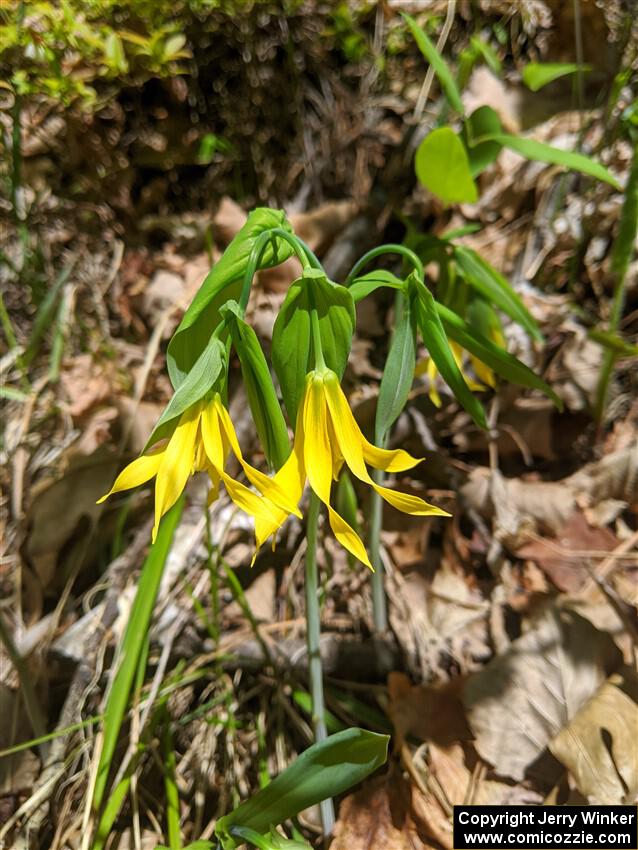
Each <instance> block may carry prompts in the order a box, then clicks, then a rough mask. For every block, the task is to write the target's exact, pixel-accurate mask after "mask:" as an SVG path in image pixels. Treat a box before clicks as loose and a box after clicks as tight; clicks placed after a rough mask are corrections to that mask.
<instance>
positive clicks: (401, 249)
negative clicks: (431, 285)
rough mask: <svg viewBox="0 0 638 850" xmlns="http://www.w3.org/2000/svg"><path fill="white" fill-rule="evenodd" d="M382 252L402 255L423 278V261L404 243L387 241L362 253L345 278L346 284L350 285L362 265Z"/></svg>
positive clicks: (365, 264)
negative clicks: (396, 243) (398, 243)
mask: <svg viewBox="0 0 638 850" xmlns="http://www.w3.org/2000/svg"><path fill="white" fill-rule="evenodd" d="M382 254H399V255H400V256H402V257H403V259H404V260H407V261H408V262H409V263H411V264H412V265H413V266H414V268H415V270H416V272H417V274H418V275H419V277H420V278H421V280H423V263H422V262H421V260H420V259H419V258H418V257H417V255H416V254H415V253H414V251H411V250H410V249H409V248H406V247H405V245H395V244H394V243H389V244H387V245H379V247H378V248H373V249H372V250H371V251H368V253H367V254H364V255H363V257H361V259H360V260H357V262H356V263H355V264H354V266H353V267H352V270H351V272H350V274H349V275H348V277H347V278H346V284H345V285H346V286H350V284H351V283H352V281H353V280H354V279H355V277H356V276H357V275H358V274H359V272H360V271H361V269H362V268H364V266H367V265H368V263H369V262H370V261H371V260H374V259H375V257H380V256H381V255H382Z"/></svg>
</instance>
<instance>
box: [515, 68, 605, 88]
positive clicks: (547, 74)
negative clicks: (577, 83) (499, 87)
mask: <svg viewBox="0 0 638 850" xmlns="http://www.w3.org/2000/svg"><path fill="white" fill-rule="evenodd" d="M579 70H581V71H583V72H585V71H591V65H578V64H577V63H576V62H530V63H529V64H527V65H526V66H525V67H524V68H523V73H522V74H521V77H522V79H523V82H524V83H525V85H526V86H527V88H528V89H531V91H538V90H539V89H542V88H543V86H546V85H548V84H549V83H553V82H554V80H557V79H558V78H559V77H564V76H565V75H566V74H576V73H577V72H578V71H579Z"/></svg>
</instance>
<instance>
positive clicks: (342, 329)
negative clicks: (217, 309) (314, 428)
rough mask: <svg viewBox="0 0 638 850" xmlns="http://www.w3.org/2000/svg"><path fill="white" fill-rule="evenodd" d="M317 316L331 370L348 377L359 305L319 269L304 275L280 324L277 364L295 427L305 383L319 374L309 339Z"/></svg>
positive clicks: (276, 337) (293, 288) (275, 342)
mask: <svg viewBox="0 0 638 850" xmlns="http://www.w3.org/2000/svg"><path fill="white" fill-rule="evenodd" d="M313 307H314V308H315V309H316V310H317V314H318V317H319V334H320V337H321V345H322V348H323V356H324V359H325V361H326V365H327V366H328V367H329V368H330V369H332V370H333V372H336V373H337V375H338V376H339V378H341V376H342V375H343V372H344V369H345V368H346V363H347V361H348V354H349V353H350V346H351V344H352V335H353V333H354V326H355V309H354V301H353V299H352V295H351V294H350V292H349V290H348V289H346V288H345V286H340V285H339V284H337V283H333V282H332V281H330V280H328V278H327V277H326V276H325V274H324V273H323V272H321V271H318V270H317V269H305V271H304V273H303V275H302V277H300V278H299V280H297V281H295V282H294V283H293V284H292V286H291V287H290V289H289V290H288V294H287V295H286V299H285V301H284V303H283V304H282V306H281V309H280V311H279V315H278V316H277V319H276V320H275V326H274V328H273V335H272V361H273V366H274V367H275V372H276V373H277V377H278V379H279V384H280V386H281V393H282V396H283V399H284V404H285V406H286V410H287V411H288V416H289V418H290V422H291V423H292V424H293V425H294V424H295V422H296V416H297V407H298V405H299V401H300V400H301V397H302V395H303V391H304V385H305V378H306V375H307V374H308V372H311V371H312V370H313V369H314V368H315V363H314V352H313V350H312V345H311V337H310V310H311V308H313Z"/></svg>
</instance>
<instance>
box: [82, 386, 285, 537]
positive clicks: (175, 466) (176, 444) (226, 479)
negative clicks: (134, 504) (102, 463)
mask: <svg viewBox="0 0 638 850" xmlns="http://www.w3.org/2000/svg"><path fill="white" fill-rule="evenodd" d="M231 450H232V452H233V454H234V455H235V457H236V458H237V460H238V461H239V463H240V465H241V467H242V469H243V470H244V473H245V475H246V478H247V479H248V480H249V481H250V483H251V484H252V485H253V486H254V487H255V488H256V489H257V490H258V491H259V494H258V493H254V492H253V491H252V490H250V489H249V488H248V487H246V486H245V485H244V484H242V483H241V482H239V481H235V479H234V478H231V476H230V475H228V474H227V473H226V472H225V471H224V467H225V465H226V460H227V458H228V455H229V453H230V451H231ZM202 470H207V471H208V473H209V475H210V478H211V481H212V485H213V487H212V491H211V499H210V501H212V500H214V499H215V498H217V494H218V492H219V485H220V483H222V482H223V484H224V486H225V487H226V490H227V492H228V495H229V496H230V498H231V499H232V500H233V502H234V503H235V504H236V505H237V506H238V507H239V508H241V509H242V510H243V511H245V512H246V513H247V514H250V515H251V516H252V517H254V518H255V522H256V524H257V523H267V522H272V521H273V520H277V519H278V518H279V516H280V514H281V513H282V511H283V512H285V515H286V516H287V515H288V514H289V513H292V514H295V515H296V516H298V517H301V512H300V511H299V509H298V507H297V501H298V500H297V501H294V500H293V497H292V496H291V495H290V494H288V493H287V492H286V491H285V490H284V489H283V488H282V487H281V486H280V485H279V484H278V482H276V481H274V480H273V479H272V478H269V477H268V476H267V475H265V474H264V473H263V472H260V471H259V470H258V469H255V468H254V467H252V466H251V465H250V464H249V463H247V462H246V461H245V460H244V457H243V455H242V452H241V448H240V447H239V442H238V440H237V434H236V433H235V428H234V426H233V423H232V421H231V418H230V416H229V414H228V411H227V410H226V408H225V407H224V405H223V404H222V402H221V399H220V397H219V394H218V393H217V394H215V396H214V397H213V398H212V399H210V400H208V401H200V402H197V403H196V404H194V405H192V406H191V407H189V408H188V409H187V410H185V411H184V413H182V415H181V416H180V418H179V422H178V423H177V427H176V428H175V430H174V431H173V434H172V436H171V437H170V439H169V440H168V442H166V443H165V444H164V445H163V446H162V447H161V448H159V449H156V450H154V451H151V453H150V454H143V455H141V457H138V458H137V459H136V460H134V461H133V462H132V463H130V464H129V465H128V466H127V467H126V468H125V469H124V470H123V471H122V472H120V474H119V475H118V477H117V478H116V479H115V483H114V484H113V486H112V487H111V489H110V490H109V492H108V493H107V494H106V495H105V496H102V498H101V499H99V501H98V504H100V503H101V502H103V501H104V500H105V499H108V497H109V496H111V495H112V494H113V493H118V492H120V491H121V490H130V489H131V488H132V487H137V486H139V485H140V484H144V483H146V482H147V481H150V480H151V478H155V479H156V480H155V525H154V526H153V535H152V539H153V541H154V540H155V537H156V536H157V530H158V528H159V524H160V520H161V518H162V517H163V516H164V514H165V513H166V512H167V511H168V510H170V508H172V507H173V505H174V504H175V502H176V501H177V500H178V499H179V497H180V495H181V493H182V491H183V489H184V487H185V486H186V482H187V481H188V478H189V476H190V475H191V473H193V472H200V471H202ZM255 530H256V538H257V548H259V547H260V546H261V545H262V543H263V542H264V540H265V539H266V538H265V537H260V535H259V533H258V529H257V526H256V529H255Z"/></svg>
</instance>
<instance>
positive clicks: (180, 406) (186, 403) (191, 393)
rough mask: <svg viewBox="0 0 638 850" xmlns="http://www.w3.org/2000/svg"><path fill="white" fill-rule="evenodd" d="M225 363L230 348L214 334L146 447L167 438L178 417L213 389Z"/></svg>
mask: <svg viewBox="0 0 638 850" xmlns="http://www.w3.org/2000/svg"><path fill="white" fill-rule="evenodd" d="M225 365H226V348H225V346H224V344H223V343H222V342H221V341H220V340H219V339H218V338H217V337H211V338H210V339H209V341H208V345H207V346H206V348H204V350H203V351H202V353H201V354H200V355H199V357H198V359H197V361H196V362H195V365H194V366H193V368H192V369H191V370H190V372H189V373H188V374H187V375H186V377H185V379H184V380H183V381H182V383H180V385H179V386H178V387H177V389H176V390H175V393H174V394H173V397H172V398H171V400H170V401H169V403H168V404H167V405H166V407H165V408H164V412H163V413H162V415H161V416H160V418H159V420H158V421H157V424H156V425H155V427H154V428H153V432H152V434H151V436H150V437H149V438H148V441H147V443H146V446H145V447H144V450H146V449H147V448H149V447H150V446H152V445H153V443H156V442H157V441H158V440H161V439H162V438H164V437H167V436H168V435H169V434H170V433H171V432H172V431H173V429H174V427H175V425H176V424H177V422H176V420H177V418H178V417H179V416H181V415H182V413H183V412H184V411H185V410H186V409H187V408H188V407H190V406H191V405H192V404H195V403H196V402H198V401H199V400H200V399H202V398H203V397H204V396H205V395H206V393H207V392H208V391H209V390H210V389H212V387H213V386H214V385H215V382H216V381H217V379H218V378H219V376H220V375H221V373H222V370H223V368H224V367H225Z"/></svg>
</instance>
